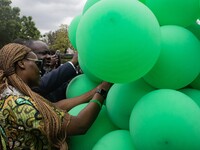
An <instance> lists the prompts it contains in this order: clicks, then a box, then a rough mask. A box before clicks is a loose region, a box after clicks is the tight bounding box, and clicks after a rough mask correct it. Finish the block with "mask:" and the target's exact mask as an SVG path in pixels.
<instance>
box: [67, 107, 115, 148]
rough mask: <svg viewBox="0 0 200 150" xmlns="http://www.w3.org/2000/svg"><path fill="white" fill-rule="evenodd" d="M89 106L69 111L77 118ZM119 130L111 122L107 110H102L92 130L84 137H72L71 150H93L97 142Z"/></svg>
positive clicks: (103, 108) (70, 141)
mask: <svg viewBox="0 0 200 150" xmlns="http://www.w3.org/2000/svg"><path fill="white" fill-rule="evenodd" d="M86 105H87V104H81V105H78V106H76V107H74V108H73V109H72V110H70V111H69V114H71V115H73V116H76V115H77V114H78V113H79V112H80V111H81V110H82V109H83V108H85V106H86ZM117 129H118V128H117V127H116V126H115V125H114V124H113V123H112V122H111V121H110V119H109V117H108V115H107V109H106V107H105V106H102V109H101V111H100V113H99V115H98V117H97V119H96V120H95V122H94V123H93V124H92V126H91V127H90V129H89V130H88V131H87V133H86V134H84V135H77V136H71V137H70V140H69V149H70V150H91V149H92V148H93V146H94V145H95V144H96V143H97V141H98V140H99V139H100V138H101V137H103V136H104V135H105V134H107V133H109V132H111V131H114V130H117Z"/></svg>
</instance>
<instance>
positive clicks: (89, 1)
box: [82, 0, 100, 14]
mask: <svg viewBox="0 0 200 150" xmlns="http://www.w3.org/2000/svg"><path fill="white" fill-rule="evenodd" d="M98 1H100V0H87V1H86V3H85V5H84V7H83V12H82V14H84V13H85V12H86V11H87V10H88V9H89V8H90V7H91V6H92V5H94V4H95V3H96V2H98Z"/></svg>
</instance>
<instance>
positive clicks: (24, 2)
mask: <svg viewBox="0 0 200 150" xmlns="http://www.w3.org/2000/svg"><path fill="white" fill-rule="evenodd" d="M85 3H86V0H12V4H11V6H12V7H19V8H20V13H21V16H22V15H25V16H32V19H33V21H34V22H35V24H36V27H37V28H38V30H39V31H40V32H41V34H44V33H47V32H49V31H55V30H57V29H58V28H59V26H60V25H61V24H68V25H70V23H71V21H72V20H73V18H74V17H76V16H77V15H80V14H81V13H82V10H83V7H84V5H85Z"/></svg>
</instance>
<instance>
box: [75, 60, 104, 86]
mask: <svg viewBox="0 0 200 150" xmlns="http://www.w3.org/2000/svg"><path fill="white" fill-rule="evenodd" d="M78 62H79V66H80V68H81V70H82V71H83V73H84V74H85V75H86V76H87V77H88V78H89V79H90V80H92V81H93V82H96V83H101V82H102V80H101V79H99V78H98V77H97V76H95V75H94V74H92V73H91V72H90V71H89V70H88V69H87V67H86V66H85V64H84V63H83V61H82V60H81V57H80V56H78Z"/></svg>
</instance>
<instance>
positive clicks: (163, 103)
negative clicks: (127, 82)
mask: <svg viewBox="0 0 200 150" xmlns="http://www.w3.org/2000/svg"><path fill="white" fill-rule="evenodd" d="M199 118H200V109H199V107H198V105H197V104H196V103H195V102H194V101H193V100H192V99H191V98H190V97H189V96H187V95H185V94H183V93H181V92H179V91H176V90H171V89H160V90H155V91H152V92H150V93H148V94H146V95H145V96H143V97H142V98H141V99H140V100H139V101H138V103H137V104H136V105H135V107H134V108H133V111H132V113H131V117H130V134H131V137H132V140H133V143H134V146H135V149H136V150H147V149H148V150H199V149H200V142H199V140H200V128H199V126H200V119H199Z"/></svg>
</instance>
